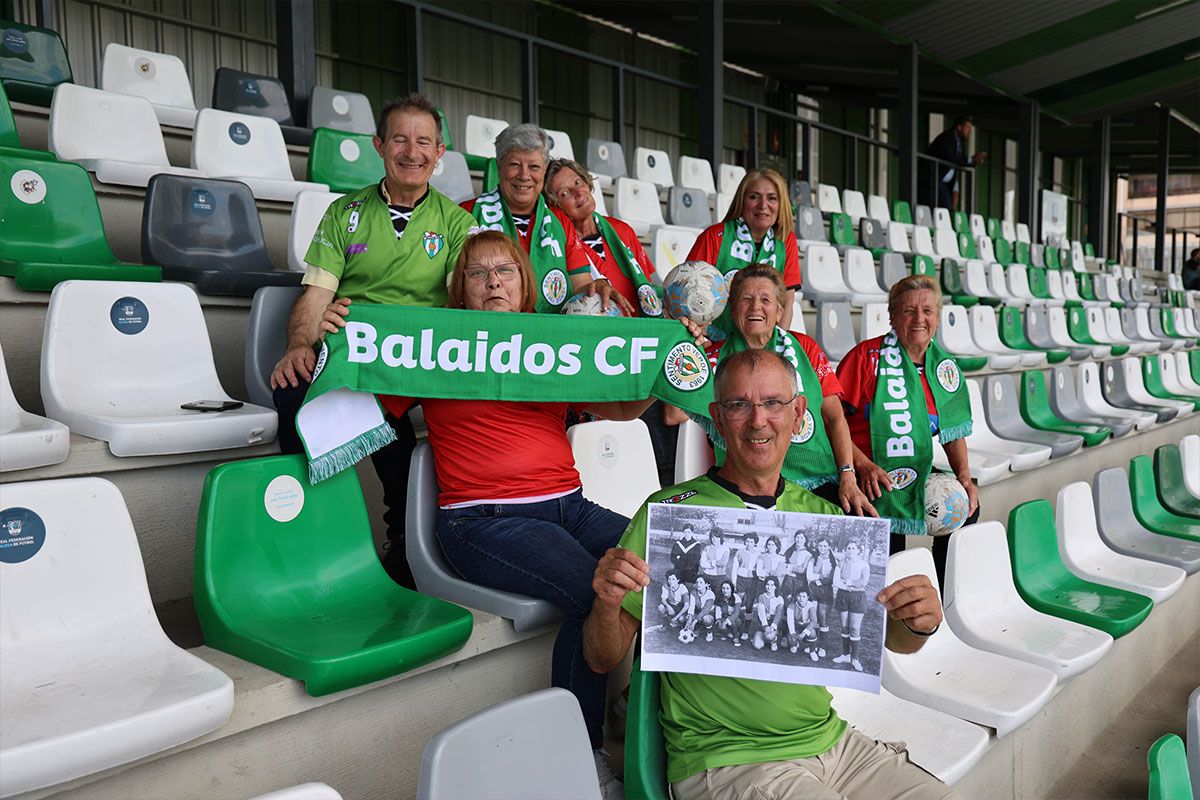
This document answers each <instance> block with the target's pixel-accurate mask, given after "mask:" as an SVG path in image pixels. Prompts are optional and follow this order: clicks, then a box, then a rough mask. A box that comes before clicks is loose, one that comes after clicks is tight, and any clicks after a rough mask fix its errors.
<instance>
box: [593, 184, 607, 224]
mask: <svg viewBox="0 0 1200 800" xmlns="http://www.w3.org/2000/svg"><path fill="white" fill-rule="evenodd" d="M592 200H594V201H596V213H597V214H599V215H600V216H602V217H607V216H608V206H607V205H606V204H605V202H604V189H602V188H601V186H600V176H599V175H593V176H592Z"/></svg>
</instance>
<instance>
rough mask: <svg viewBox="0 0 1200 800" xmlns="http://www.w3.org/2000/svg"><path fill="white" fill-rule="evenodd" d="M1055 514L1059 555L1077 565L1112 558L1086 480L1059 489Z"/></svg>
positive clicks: (1089, 486)
mask: <svg viewBox="0 0 1200 800" xmlns="http://www.w3.org/2000/svg"><path fill="white" fill-rule="evenodd" d="M1092 366H1095V365H1094V364H1093V365H1092ZM1054 513H1055V529H1056V530H1057V532H1058V542H1059V550H1060V552H1062V553H1066V554H1067V556H1068V557H1069V558H1071V559H1072V560H1074V561H1075V562H1076V563H1078V562H1080V561H1088V560H1090V559H1091V557H1092V556H1097V557H1100V558H1104V557H1106V556H1111V555H1112V551H1111V550H1109V549H1108V546H1107V545H1106V544H1104V542H1103V540H1101V538H1100V530H1099V528H1098V527H1097V526H1096V509H1095V508H1094V507H1093V505H1092V487H1091V485H1090V484H1089V483H1088V482H1087V481H1075V482H1073V483H1068V484H1067V485H1066V486H1063V487H1062V488H1060V489H1059V490H1058V498H1057V501H1056V503H1055V507H1054Z"/></svg>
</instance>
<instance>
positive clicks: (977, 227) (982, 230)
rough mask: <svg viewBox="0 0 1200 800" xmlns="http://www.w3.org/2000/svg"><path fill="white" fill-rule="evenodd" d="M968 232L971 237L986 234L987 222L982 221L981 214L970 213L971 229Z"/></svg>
mask: <svg viewBox="0 0 1200 800" xmlns="http://www.w3.org/2000/svg"><path fill="white" fill-rule="evenodd" d="M970 232H971V236H972V238H978V237H980V236H987V223H985V222H984V221H983V215H982V214H972V215H971V230H970Z"/></svg>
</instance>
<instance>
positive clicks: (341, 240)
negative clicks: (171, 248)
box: [271, 94, 478, 588]
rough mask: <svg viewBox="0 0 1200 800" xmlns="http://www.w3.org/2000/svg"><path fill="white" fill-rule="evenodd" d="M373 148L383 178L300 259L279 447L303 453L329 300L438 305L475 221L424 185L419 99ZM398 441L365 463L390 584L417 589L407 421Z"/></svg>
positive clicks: (327, 224) (337, 214) (332, 217)
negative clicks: (408, 530) (411, 557)
mask: <svg viewBox="0 0 1200 800" xmlns="http://www.w3.org/2000/svg"><path fill="white" fill-rule="evenodd" d="M374 144H375V149H376V150H378V151H379V155H380V157H382V158H383V166H384V178H383V180H382V181H380V182H379V183H377V184H372V185H371V186H366V187H363V188H362V189H359V190H358V191H354V192H350V193H349V194H347V195H344V196H342V197H339V198H338V199H337V200H335V201H334V202H333V203H331V204H330V206H329V208H328V209H327V210H326V211H325V216H324V217H322V218H321V222H320V223H319V224H318V225H317V230H316V233H315V234H314V235H313V240H312V244H311V245H310V246H309V248H308V253H307V255H306V256H305V261H306V262H307V270H306V271H305V273H304V278H303V280H302V283H303V284H304V293H303V294H302V295H301V296H300V299H299V300H297V301H296V305H295V307H293V309H292V314H291V317H290V319H289V320H288V341H287V350H286V352H284V354H283V358H281V359H280V360H279V363H278V364H277V365H276V366H275V371H274V373H272V375H271V387H272V389H274V390H275V407H276V408H277V409H278V410H279V416H280V420H279V431H280V432H279V443H280V449H281V450H282V451H283V452H285V453H302V452H304V450H303V445H302V444H301V442H300V438H299V436H298V435H297V434H296V429H295V417H296V411H297V410H298V409H299V407H300V404H301V403H302V402H303V401H304V395H305V392H307V390H308V385H309V383H310V382H311V381H312V378H313V370H314V369H315V368H316V361H317V359H316V354H315V351H314V349H313V347H314V345H315V344H316V343H317V341H318V339H319V338H320V330H319V326H320V322H321V315H322V314H323V313H324V311H325V308H326V306H328V305H329V303H330V302H331V301H332V300H333V299H334V296H335V295H336V296H338V297H346V298H349V299H350V300H352V301H353V300H356V301H360V302H363V303H381V304H391V305H404V306H444V305H445V304H446V296H447V295H446V283H447V280H448V278H449V276H450V274H451V273H452V272H453V271H454V264H455V262H456V261H457V259H458V253H459V250H461V249H462V244H463V242H464V241H465V240H466V238H467V236H468V235H470V234H471V233H472V232H474V231H475V230H478V229H477V228H476V225H475V220H474V218H473V217H472V216H471V215H470V214H468V213H467V212H466V211H464V210H463V209H461V208H459V207H458V205H457V204H456V203H454V202H452V201H451V200H450V199H448V198H447V197H445V196H444V195H442V194H441V193H440V192H438V191H437V189H434V188H433V187H432V186H430V185H429V177H430V176H431V175H432V174H433V170H434V167H436V166H437V162H438V159H439V158H441V157H442V154H443V153H445V152H446V147H445V145H444V144H443V143H442V124H441V117H440V116H439V115H438V113H437V109H436V108H435V107H434V106H433V104H432V103H430V102H429V100H427V99H426V98H424V97H422V96H421V95H417V94H414V95H410V96H408V97H406V98H404V99H402V100H397V101H394V102H392V103H389V104H388V105H387V106H385V107H384V108H383V110H382V111H381V112H380V114H379V122H378V125H377V128H376V135H375V140H374ZM389 421H390V422H391V424H392V427H393V428H394V429H395V430H396V438H397V441H396V442H395V443H393V444H391V445H389V446H387V447H385V448H383V449H382V450H379V451H378V452H376V453H375V454H374V455H372V456H371V460H372V461H373V463H374V464H375V470H376V472H378V473H379V477H380V480H382V481H383V501H384V505H386V506H387V511H386V512H385V514H384V521H385V522H386V523H387V529H388V530H387V533H388V541H389V544H388V545H387V550H386V552H385V553H384V558H383V563H384V566H385V567H386V568H387V571H388V573H389V574H390V575H391V576H392V578H393V579H394V580H396V581H397V582H398V583H401V584H403V585H405V586H408V587H410V588H415V585H414V583H413V579H412V573H411V572H410V571H409V569H408V563H407V561H406V560H405V557H404V506H405V501H406V497H407V491H408V465H409V459H410V458H411V455H412V450H413V447H415V446H416V434H415V433H414V431H413V426H412V422H411V421H410V420H409V419H408V417H407V416H406V417H404V418H403V419H394V418H389Z"/></svg>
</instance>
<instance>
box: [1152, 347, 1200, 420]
mask: <svg viewBox="0 0 1200 800" xmlns="http://www.w3.org/2000/svg"><path fill="white" fill-rule="evenodd" d="M1178 355H1184V354H1182V353H1157V354H1155V355H1153V356H1148V357H1149V358H1155V359H1158V371H1159V378H1160V379H1161V380H1162V384H1163V387H1164V388H1165V389H1166V390H1167V391H1168V392H1170V393H1171V394H1174V395H1179V396H1181V397H1187V396H1189V395H1190V396H1195V397H1200V395H1197V394H1196V392H1195V391H1194V390H1192V389H1190V388H1188V387H1187V386H1184V385H1183V383H1182V382H1181V381H1180V379H1179V374H1178V372H1177V371H1176V367H1175V365H1176V360H1175V357H1176V356H1178ZM1172 402H1173V403H1176V404H1177V405H1178V406H1179V416H1181V417H1186V416H1188V415H1189V414H1191V413H1193V412H1194V411H1195V407H1196V406H1195V404H1194V403H1192V404H1189V403H1187V402H1186V401H1184V400H1172Z"/></svg>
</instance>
